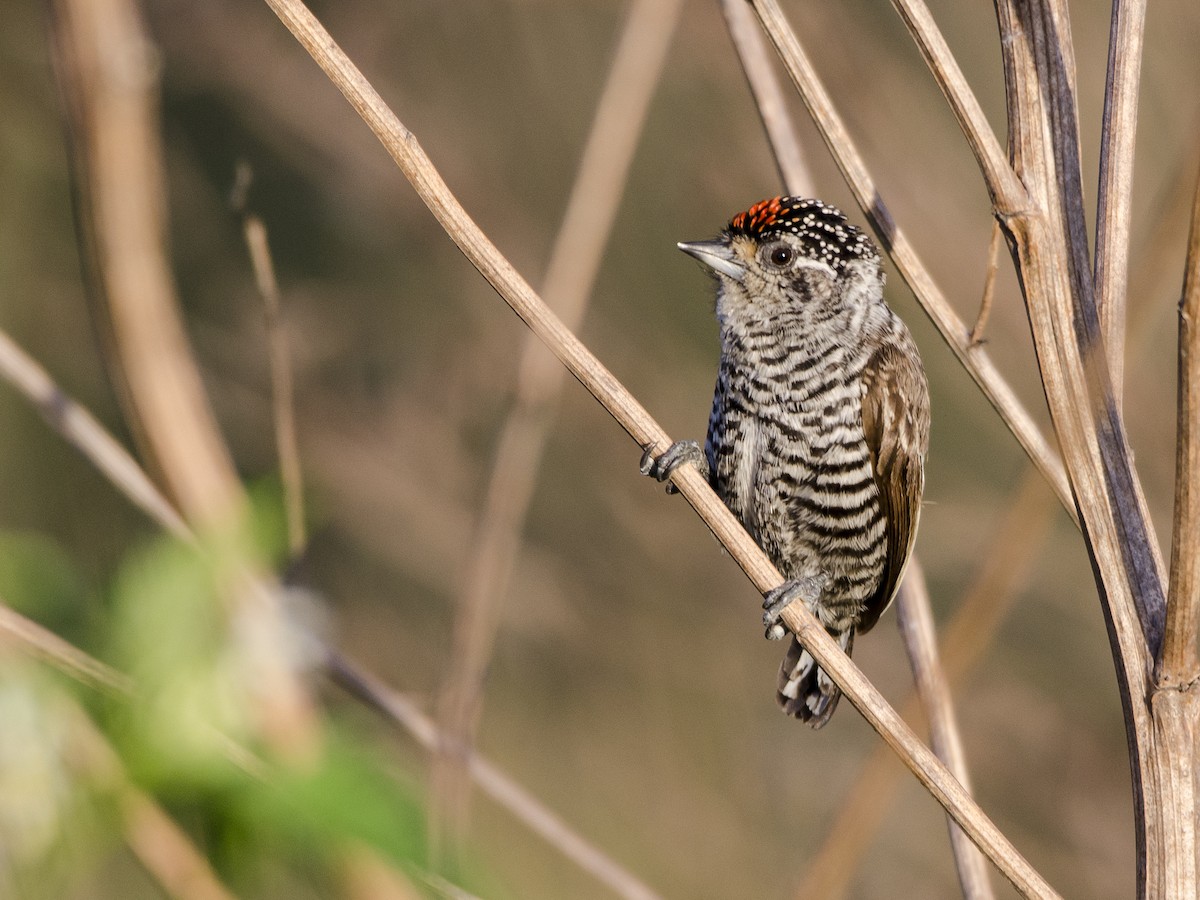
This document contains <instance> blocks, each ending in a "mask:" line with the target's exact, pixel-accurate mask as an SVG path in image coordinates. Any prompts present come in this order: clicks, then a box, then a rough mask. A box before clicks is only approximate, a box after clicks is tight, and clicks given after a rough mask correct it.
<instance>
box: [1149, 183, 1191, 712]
mask: <svg viewBox="0 0 1200 900" xmlns="http://www.w3.org/2000/svg"><path fill="white" fill-rule="evenodd" d="M1178 391H1179V397H1178V401H1177V409H1178V413H1177V425H1176V431H1175V441H1176V455H1175V517H1174V524H1173V530H1172V534H1171V579H1170V591H1169V594H1168V598H1167V624H1166V629H1165V632H1164V635H1163V646H1162V654H1161V656H1160V657H1159V660H1158V671H1157V677H1156V681H1157V683H1158V686H1159V687H1160V688H1171V687H1173V688H1176V689H1183V688H1185V687H1190V686H1192V685H1193V684H1194V683H1195V681H1196V679H1197V676H1200V662H1198V661H1197V658H1196V633H1197V629H1198V628H1200V544H1198V543H1197V540H1196V535H1197V534H1200V178H1198V179H1197V182H1196V188H1195V193H1194V199H1193V201H1192V223H1191V228H1190V231H1189V233H1188V249H1187V263H1186V268H1185V271H1184V279H1183V294H1182V297H1181V298H1180V302H1179V387H1178Z"/></svg>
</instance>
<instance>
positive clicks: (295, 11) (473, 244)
mask: <svg viewBox="0 0 1200 900" xmlns="http://www.w3.org/2000/svg"><path fill="white" fill-rule="evenodd" d="M267 2H268V4H269V5H270V6H271V8H272V9H273V10H274V11H275V12H276V14H277V15H278V16H279V17H280V19H281V20H282V21H283V22H284V24H285V25H286V26H287V27H288V29H289V30H290V31H291V32H292V34H293V35H295V37H296V38H297V40H299V41H300V43H301V45H302V46H303V47H304V48H305V49H306V50H307V51H308V52H309V53H310V54H311V55H312V57H313V59H314V60H315V61H316V62H317V63H318V64H319V65H320V66H321V68H322V69H323V70H324V71H325V73H326V75H328V76H329V78H330V79H331V80H332V81H333V82H334V84H335V85H336V86H337V87H338V89H339V90H341V91H342V93H343V94H344V95H345V96H346V98H347V100H349V102H350V103H351V105H352V106H353V107H354V108H355V110H356V111H357V112H358V113H359V115H360V116H362V118H363V120H364V121H365V122H366V124H367V125H368V126H369V127H370V128H371V130H372V131H373V132H374V133H375V135H376V137H377V138H379V140H380V141H381V142H382V143H383V145H384V147H385V148H386V149H387V151H388V152H389V153H390V154H391V155H392V158H393V159H394V160H395V161H396V163H397V165H398V166H399V167H400V169H401V171H403V172H404V174H405V176H406V177H407V178H408V180H409V182H410V183H411V184H412V185H413V187H414V188H415V189H416V191H417V193H418V195H419V196H420V198H421V200H422V201H423V202H424V203H425V204H426V206H428V207H429V209H430V211H431V212H432V213H433V214H434V216H435V217H436V218H437V220H438V221H439V222H440V223H441V225H442V227H443V228H444V229H445V230H446V232H447V234H448V235H449V236H450V237H451V238H452V239H453V240H454V241H455V243H456V244H457V245H458V247H459V249H460V250H462V252H463V254H464V255H465V256H466V257H467V258H468V259H469V260H470V261H471V263H472V264H473V265H474V266H475V267H476V268H477V269H478V270H479V271H480V273H481V274H482V275H483V276H484V277H485V278H486V279H487V280H488V281H489V282H490V283H491V284H492V286H493V287H494V288H495V289H496V290H497V292H498V293H499V294H500V295H501V297H502V298H503V299H504V300H505V301H506V302H507V303H508V304H509V305H510V306H511V307H512V309H513V310H514V311H515V312H516V313H517V314H518V315H519V316H520V317H521V318H522V320H524V321H525V323H526V324H527V325H528V326H529V327H530V328H531V329H532V330H533V331H534V332H535V333H536V334H537V335H538V336H539V337H540V338H541V339H542V340H544V341H545V342H546V343H547V345H548V346H550V347H551V349H552V350H553V351H554V353H555V355H556V356H558V358H559V359H560V360H561V361H562V362H563V363H564V365H566V366H567V368H568V369H569V370H570V371H571V374H572V375H574V376H575V377H576V378H577V379H578V380H579V381H580V383H581V384H583V385H584V387H585V388H587V390H588V391H589V392H590V393H592V395H593V396H594V397H596V399H597V400H599V401H600V402H601V403H602V404H603V405H604V407H605V409H607V410H608V412H609V414H610V415H612V416H613V418H615V419H616V420H617V422H618V423H619V424H620V425H621V427H622V428H624V429H625V430H626V431H627V432H628V433H629V434H630V436H631V437H633V439H634V440H635V441H636V442H637V443H638V444H639V445H640V446H642V447H648V448H651V449H655V448H657V449H659V450H660V451H661V450H662V449H665V448H666V447H667V446H669V445H670V440H669V438H668V436H667V434H666V433H665V432H664V431H663V430H662V428H661V426H659V425H658V423H657V422H655V421H654V420H653V419H652V418H651V417H650V414H649V413H648V412H647V411H646V410H645V409H644V408H643V407H642V406H641V405H640V404H639V403H638V402H637V401H636V400H635V399H634V397H633V396H632V395H631V394H630V393H629V392H628V391H627V390H626V389H625V388H624V387H623V386H622V385H621V384H620V382H618V381H617V379H616V378H614V377H613V375H612V373H611V372H609V371H608V370H607V369H606V368H605V367H604V366H603V365H602V364H601V363H600V361H599V360H598V359H596V357H595V356H594V355H593V354H592V353H591V352H590V351H588V350H587V348H586V347H584V346H583V344H582V343H581V342H580V341H579V339H578V338H577V337H575V335H574V334H572V333H571V331H570V330H569V329H567V328H565V327H564V326H563V324H562V322H561V321H560V320H559V319H558V318H557V317H556V316H555V315H554V314H553V313H552V312H551V311H550V310H549V308H547V307H546V305H545V303H543V302H542V300H541V299H540V298H539V297H538V296H537V294H536V293H534V291H533V289H532V288H530V287H529V284H528V283H527V282H526V281H525V280H524V279H523V278H521V276H520V275H519V274H518V273H517V272H516V270H515V269H513V268H512V266H511V264H509V263H508V261H507V260H506V259H505V258H504V257H503V256H502V255H501V254H500V252H499V251H498V250H497V249H496V247H495V245H494V244H493V243H492V242H491V241H490V240H489V239H488V238H487V236H486V235H485V234H484V233H483V232H482V231H481V230H480V229H479V227H478V226H477V225H476V224H475V223H474V222H473V221H472V220H471V219H470V217H469V216H468V215H467V214H466V211H465V210H464V209H463V208H462V206H461V204H459V203H458V201H457V199H455V197H454V196H453V194H452V193H451V192H450V190H449V188H448V187H447V186H446V184H445V182H444V181H443V180H442V178H441V176H440V175H439V174H438V172H437V170H436V168H435V167H434V166H433V164H432V162H431V161H430V159H429V157H428V156H427V155H426V154H425V152H424V151H423V150H422V149H421V148H420V145H419V144H418V143H417V140H416V138H415V137H414V136H413V135H412V133H411V132H409V131H408V129H406V128H405V127H404V125H403V124H401V122H400V121H399V119H397V118H396V116H395V114H394V113H392V112H391V110H390V109H388V107H387V104H386V103H384V101H383V99H382V98H381V97H380V96H379V94H378V93H377V92H376V91H375V89H374V88H373V87H372V86H371V85H370V83H369V82H367V80H366V79H365V78H364V77H363V75H362V73H361V72H359V71H358V69H357V68H355V66H354V64H353V63H352V62H351V61H350V60H349V59H348V58H347V57H346V55H345V54H344V53H343V52H342V51H341V49H340V48H339V47H338V46H337V44H336V43H335V42H334V40H333V38H332V37H330V35H329V33H328V32H326V31H325V29H324V28H323V27H322V26H321V25H320V23H319V22H318V21H317V20H316V18H315V17H314V16H313V15H312V13H311V12H309V10H308V9H307V7H305V6H304V4H303V3H300V2H299V0H267ZM964 337H965V332H964ZM672 481H673V483H674V484H675V486H676V487H677V488H678V489H679V491H680V493H681V494H682V495H683V496H684V497H685V498H686V499H687V501H688V502H689V503H690V504H691V505H692V507H693V508H694V509H695V510H696V511H697V512H698V513H699V514H700V516H701V517H702V518H703V519H704V521H705V523H706V524H707V525H708V527H709V528H710V529H711V530H712V532H713V533H714V534H715V535H716V536H717V538H718V540H720V541H721V543H722V544H724V545H725V547H726V549H728V550H729V552H730V554H731V555H732V556H733V557H734V559H735V560H736V561H737V562H738V564H739V566H741V568H742V570H743V571H744V572H745V573H746V575H747V576H748V577H749V578H750V580H751V581H752V582H753V583H754V586H755V587H756V588H757V590H758V591H759V592H760V593H765V592H766V591H768V590H771V589H772V588H774V587H776V586H778V585H779V584H780V583H781V582H782V580H783V579H782V578H781V576H780V575H779V572H778V571H777V570H776V569H775V567H774V566H772V565H771V563H770V560H768V559H767V557H766V555H765V554H764V553H763V552H762V551H761V550H760V549H759V548H758V546H757V545H756V544H755V543H754V541H753V540H752V539H751V538H750V536H749V535H748V534H746V532H745V530H744V529H743V528H742V527H741V525H740V524H739V523H738V521H737V520H736V519H735V518H734V517H733V514H732V513H730V512H729V510H728V509H726V507H725V505H724V504H723V503H722V502H721V501H720V499H719V498H718V497H717V496H716V494H714V493H713V491H712V489H711V488H710V487H709V486H708V484H707V483H706V482H705V480H704V479H703V478H702V477H701V475H700V473H699V472H698V471H697V470H696V469H695V468H694V467H691V466H686V467H683V468H681V469H678V470H676V472H675V474H674V475H673V476H672ZM783 623H784V625H785V626H786V627H788V628H789V629H791V631H792V632H793V633H794V634H796V635H797V637H798V638H799V640H800V641H801V642H802V643H803V644H804V646H805V647H806V648H807V649H808V650H809V652H810V653H812V655H813V657H814V658H815V659H816V660H817V662H818V663H819V664H820V665H821V667H822V668H823V669H824V670H825V671H826V672H827V673H828V674H829V675H830V677H831V678H832V679H833V680H834V681H835V682H836V683H837V684H838V685H839V687H841V688H842V691H843V692H844V693H845V695H846V697H847V698H848V699H849V700H850V702H851V703H853V704H854V706H855V707H856V708H857V709H858V710H859V711H860V712H861V713H862V715H863V716H864V718H866V719H867V721H868V722H869V723H870V724H871V726H872V727H873V728H874V729H875V730H876V731H877V732H878V733H879V734H880V736H881V737H883V739H884V740H885V741H887V742H888V744H889V745H890V746H892V747H893V749H894V750H895V751H896V753H897V754H898V755H900V757H901V758H902V759H903V760H904V762H905V764H906V765H907V766H909V768H910V769H911V770H912V771H913V773H914V774H915V775H916V776H917V778H918V779H919V780H920V781H921V783H922V784H923V785H925V787H926V789H927V790H929V792H930V793H931V794H933V796H934V797H935V799H936V800H937V801H938V802H939V803H941V804H942V806H944V807H945V808H946V809H947V810H948V811H949V812H950V813H951V814H952V815H953V816H954V818H955V821H957V822H958V823H959V824H960V825H962V826H963V829H964V830H965V831H966V832H967V833H968V834H970V835H971V837H972V840H974V841H975V842H976V843H977V844H978V845H979V846H980V847H981V849H983V850H984V852H985V853H987V855H988V857H989V858H990V859H992V860H993V862H995V863H996V865H997V866H998V867H999V868H1000V869H1001V871H1002V872H1004V874H1005V876H1006V877H1007V878H1009V879H1010V880H1011V881H1012V882H1013V883H1014V885H1016V887H1017V888H1018V890H1021V891H1023V892H1025V893H1026V894H1028V895H1030V896H1034V897H1055V896H1058V895H1057V894H1056V893H1055V892H1054V890H1053V889H1052V888H1051V887H1050V886H1049V885H1048V884H1047V883H1046V882H1045V880H1044V879H1043V878H1042V877H1041V876H1040V875H1039V874H1038V873H1037V872H1036V871H1035V870H1034V869H1033V868H1032V867H1031V866H1030V865H1029V863H1028V862H1027V861H1026V860H1025V859H1024V858H1023V857H1022V856H1021V855H1020V853H1018V852H1017V850H1016V848H1015V847H1013V845H1012V843H1011V842H1010V841H1009V840H1008V839H1007V838H1006V837H1004V835H1003V834H1002V833H1001V832H1000V831H999V829H997V828H996V826H995V824H993V823H992V822H991V820H989V819H988V818H987V816H986V815H984V813H983V811H982V810H981V809H980V808H979V806H978V805H977V804H976V803H975V802H974V801H973V800H972V799H971V797H970V795H969V794H968V793H967V792H966V791H965V790H964V789H963V787H962V785H960V784H959V783H958V781H957V780H956V779H955V778H954V777H953V776H952V775H951V774H950V773H949V771H948V770H947V769H946V767H945V766H944V765H943V764H942V762H941V761H940V760H938V759H937V757H936V756H935V755H934V754H933V752H932V751H931V750H929V748H928V747H926V746H925V745H924V744H922V743H921V742H920V741H919V740H918V739H917V738H916V735H914V734H913V732H912V729H910V728H909V727H908V726H907V725H906V724H905V723H904V721H903V720H902V719H901V718H900V717H899V715H897V713H896V711H895V710H894V709H892V708H891V707H890V706H889V705H888V703H887V701H886V700H884V698H883V697H882V695H881V694H880V693H879V691H878V690H876V689H875V687H874V686H873V685H872V684H871V683H870V682H869V681H868V680H867V679H866V677H865V676H864V675H863V674H862V672H861V671H860V670H859V669H858V667H857V666H856V665H855V664H854V663H853V662H852V661H851V660H850V659H849V658H848V657H847V656H846V655H845V654H844V653H842V652H841V650H840V648H839V647H838V646H837V644H836V643H835V642H834V641H833V639H832V638H830V637H829V635H828V634H827V633H826V631H825V629H824V627H822V626H821V625H820V624H819V623H818V622H817V620H816V619H815V618H814V617H813V616H812V614H811V613H809V612H808V610H807V609H805V608H804V605H803V604H793V605H792V606H791V607H789V608H788V609H787V610H786V611H785V612H784V614H783Z"/></svg>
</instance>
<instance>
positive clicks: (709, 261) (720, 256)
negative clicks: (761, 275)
mask: <svg viewBox="0 0 1200 900" xmlns="http://www.w3.org/2000/svg"><path fill="white" fill-rule="evenodd" d="M679 249H680V250H682V251H683V252H684V253H686V254H688V255H689V256H694V257H696V259H698V260H700V262H702V263H704V264H705V265H706V266H708V267H709V268H710V269H712V270H713V271H714V272H717V273H719V274H721V275H725V276H727V277H729V278H732V279H733V280H734V281H741V280H742V279H743V278H745V277H746V267H745V266H744V265H742V263H741V262H740V261H739V260H738V258H737V257H736V256H734V253H733V247H732V246H730V244H729V242H728V241H724V240H719V241H690V242H685V243H681V244H679Z"/></svg>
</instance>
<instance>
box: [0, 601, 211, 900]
mask: <svg viewBox="0 0 1200 900" xmlns="http://www.w3.org/2000/svg"><path fill="white" fill-rule="evenodd" d="M9 650H19V651H23V652H25V653H27V654H29V655H30V656H31V657H33V658H35V659H38V660H41V661H43V662H45V663H47V664H48V665H51V666H53V667H54V668H56V669H58V670H59V671H61V672H63V673H65V674H67V675H69V676H70V677H71V678H74V679H75V680H77V681H79V682H80V683H82V684H85V685H87V686H88V687H91V688H96V689H100V690H103V691H106V692H108V693H110V694H112V695H115V696H121V697H128V696H130V695H132V694H133V693H134V688H135V684H134V682H133V679H131V678H129V677H128V676H127V675H125V674H124V673H122V672H118V671H117V670H116V669H113V668H112V667H111V666H109V665H107V664H105V663H103V662H101V661H100V660H98V659H96V658H95V657H93V656H90V655H89V654H87V653H85V652H84V651H82V650H80V649H79V648H78V647H76V646H74V645H73V644H71V643H69V642H67V641H65V640H63V639H62V638H60V637H59V636H58V635H56V634H54V633H53V632H50V631H47V630H46V629H45V628H43V627H42V626H41V625H39V624H37V623H36V622H33V621H31V620H29V619H27V618H25V617H24V616H22V615H21V614H20V613H18V612H17V611H16V610H14V609H12V608H11V607H9V606H8V605H7V604H5V603H3V602H2V601H0V656H6V655H7V653H6V651H9ZM48 712H49V713H50V714H52V715H54V716H57V717H58V718H60V719H61V720H62V721H63V723H64V724H65V725H66V726H67V731H68V733H69V735H70V742H71V748H72V753H71V756H70V758H71V760H72V762H73V763H74V764H75V766H76V767H77V768H78V769H79V770H80V774H81V775H82V776H83V777H84V778H86V779H87V780H88V781H89V782H91V783H92V785H93V786H94V787H98V788H100V789H101V790H102V791H104V792H105V793H106V794H109V795H110V796H111V797H112V799H113V801H114V804H115V811H116V813H117V817H118V818H119V820H120V826H121V828H122V829H123V834H122V836H123V837H124V839H125V842H126V844H128V846H129V849H130V850H131V851H132V852H133V854H134V856H135V857H137V859H138V861H139V862H140V863H141V864H142V866H143V867H144V868H145V869H146V871H147V872H148V873H150V876H151V877H152V878H154V879H155V880H156V881H157V882H158V884H159V886H160V887H162V889H163V891H164V893H166V894H167V895H168V896H170V897H177V898H181V900H231V898H232V897H233V894H232V893H230V892H229V890H228V889H227V888H226V887H225V886H224V885H223V884H222V883H221V881H220V879H219V878H218V876H217V874H216V873H215V872H214V871H213V869H212V867H211V866H210V865H209V862H208V860H207V859H206V858H205V856H204V854H203V853H201V852H200V850H199V848H197V847H196V845H195V844H194V843H192V841H191V839H190V838H189V837H188V836H187V833H186V832H185V831H184V830H183V829H182V828H180V826H179V825H178V824H177V823H176V822H175V821H174V820H173V819H172V818H171V817H170V816H169V815H168V814H167V813H166V812H165V811H164V810H163V808H162V807H161V806H160V805H159V804H158V803H157V802H156V801H155V800H154V798H153V797H152V796H150V795H149V794H147V793H146V792H144V791H142V790H141V789H140V788H139V787H137V785H135V784H134V783H133V782H132V781H130V779H129V777H128V775H127V774H126V772H125V769H124V767H123V766H122V765H121V761H120V758H119V757H118V755H117V753H116V751H115V750H114V749H113V747H112V745H111V744H109V742H108V740H107V739H106V738H105V736H104V734H103V733H102V732H101V731H100V729H99V728H97V727H96V725H95V723H94V722H93V721H92V720H91V718H89V716H88V714H87V713H86V712H85V711H84V709H83V707H82V706H80V704H79V703H78V702H77V701H76V700H75V699H74V698H73V697H71V696H70V695H68V694H67V693H66V692H65V691H61V692H57V693H56V694H55V695H54V697H53V700H52V702H51V704H50V708H49V710H48Z"/></svg>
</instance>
